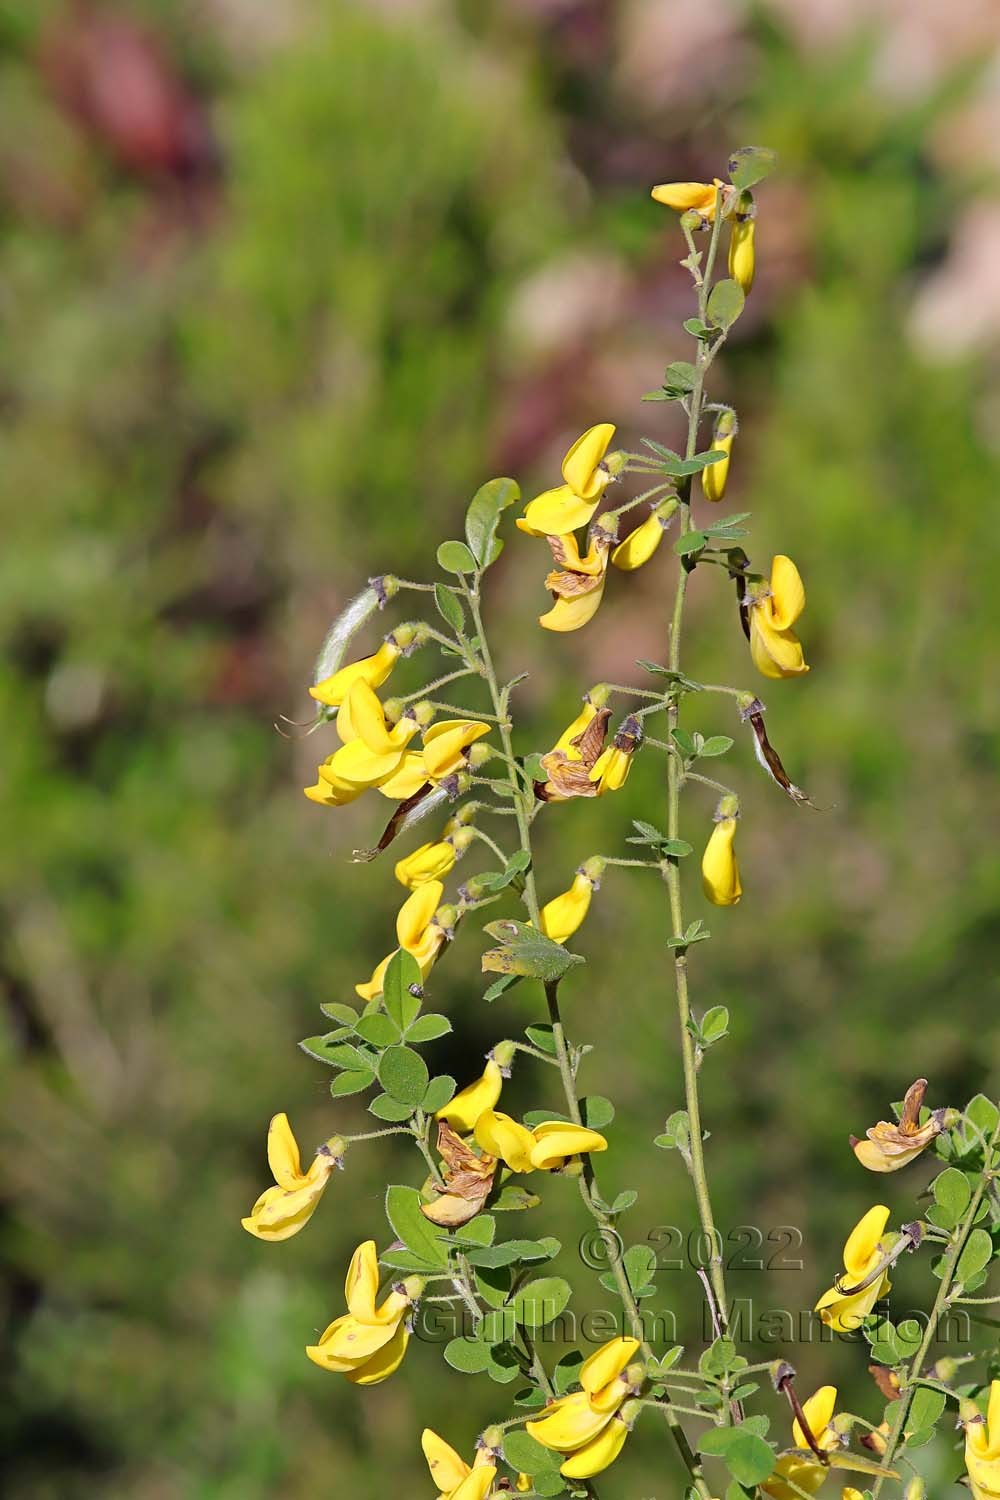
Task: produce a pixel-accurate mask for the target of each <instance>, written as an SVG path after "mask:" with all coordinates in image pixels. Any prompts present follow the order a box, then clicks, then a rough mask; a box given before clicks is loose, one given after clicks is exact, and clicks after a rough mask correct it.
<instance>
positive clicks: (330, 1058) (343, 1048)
mask: <svg viewBox="0 0 1000 1500" xmlns="http://www.w3.org/2000/svg"><path fill="white" fill-rule="evenodd" d="M334 1035H339V1033H330V1032H328V1033H327V1035H326V1036H307V1037H305V1038H304V1039H303V1040H302V1041H301V1042H300V1043H299V1046H300V1047H301V1048H302V1050H303V1052H308V1054H309V1056H310V1057H315V1058H318V1059H319V1061H320V1062H322V1063H326V1064H327V1065H328V1066H329V1067H331V1068H366V1067H367V1066H368V1058H367V1057H366V1056H365V1054H364V1053H363V1052H362V1051H361V1050H360V1049H359V1048H357V1047H353V1046H352V1045H351V1043H350V1042H339V1041H334V1040H333V1039H332V1038H333V1036H334Z"/></svg>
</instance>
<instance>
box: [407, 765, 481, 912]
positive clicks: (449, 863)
mask: <svg viewBox="0 0 1000 1500" xmlns="http://www.w3.org/2000/svg"><path fill="white" fill-rule="evenodd" d="M420 759H421V763H423V757H422V756H421V757H420ZM473 837H474V834H473V831H472V829H471V828H468V827H462V826H461V825H459V824H457V823H455V822H454V820H452V822H451V823H449V824H448V826H447V827H446V829H445V834H444V838H442V839H439V840H437V842H434V843H429V844H421V845H420V847H419V848H418V849H414V851H413V853H412V854H407V855H406V856H405V858H404V859H401V860H399V861H398V863H397V865H396V869H395V876H396V879H397V880H398V881H399V883H400V885H405V886H406V887H407V889H408V890H411V891H415V890H416V889H417V886H418V885H426V884H427V882H428V880H441V879H443V877H444V876H445V875H448V874H450V872H451V871H452V870H453V869H454V867H455V861H456V860H457V859H459V858H460V857H461V856H462V855H463V854H464V853H465V851H466V849H468V847H469V845H470V844H471V843H472V840H473Z"/></svg>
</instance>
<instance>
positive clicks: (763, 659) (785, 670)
mask: <svg viewBox="0 0 1000 1500" xmlns="http://www.w3.org/2000/svg"><path fill="white" fill-rule="evenodd" d="M747 602H748V605H749V611H750V654H751V656H752V657H753V661H754V666H755V667H756V668H757V670H758V672H762V673H763V675H764V676H765V677H775V678H777V677H798V676H801V674H802V673H803V672H808V670H809V668H808V666H807V665H806V662H805V658H804V656H803V654H802V642H801V641H800V640H799V638H798V636H797V635H796V634H795V632H794V630H793V629H792V626H793V625H794V624H795V621H796V620H797V619H798V618H799V615H800V614H801V613H802V611H803V610H804V609H805V605H806V591H805V588H804V587H803V584H802V579H801V577H800V576H799V570H798V568H797V567H796V566H795V564H794V563H793V562H792V560H791V558H790V557H785V556H783V555H781V554H779V555H778V556H777V557H776V558H775V559H774V561H773V562H772V564H771V581H770V585H769V586H768V585H764V586H763V587H758V589H757V590H756V592H754V593H753V594H752V595H751V597H750V598H749V599H748V601H747Z"/></svg>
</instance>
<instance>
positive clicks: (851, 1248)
mask: <svg viewBox="0 0 1000 1500" xmlns="http://www.w3.org/2000/svg"><path fill="white" fill-rule="evenodd" d="M888 1222H889V1210H888V1209H887V1208H886V1207H885V1206H884V1204H881V1203H878V1204H876V1205H875V1207H874V1208H870V1209H869V1210H868V1212H867V1213H866V1214H865V1216H864V1218H863V1219H861V1220H860V1221H859V1222H858V1223H857V1224H856V1225H855V1227H854V1229H853V1230H852V1231H851V1234H850V1236H849V1238H848V1240H847V1244H846V1245H845V1246H844V1276H843V1278H842V1284H843V1285H844V1286H845V1287H846V1288H847V1289H848V1291H849V1290H850V1288H851V1287H854V1286H860V1285H861V1283H863V1282H866V1281H867V1280H868V1278H869V1277H870V1276H872V1274H873V1273H874V1271H875V1269H876V1267H877V1266H878V1264H879V1262H880V1261H881V1260H882V1259H883V1248H882V1244H881V1241H882V1236H883V1235H884V1233H885V1226H886V1224H887V1223H888ZM888 1290H889V1275H888V1272H885V1271H884V1272H883V1273H882V1274H881V1275H880V1276H875V1277H874V1280H873V1281H872V1283H871V1285H870V1286H864V1287H863V1288H862V1290H861V1291H858V1292H854V1293H851V1294H850V1295H848V1296H845V1295H844V1293H843V1292H842V1291H840V1290H839V1289H838V1288H837V1287H836V1286H832V1287H831V1288H830V1290H829V1291H827V1292H824V1293H823V1295H822V1297H821V1298H820V1299H819V1301H818V1302H817V1303H816V1311H817V1312H818V1313H819V1315H820V1317H821V1318H822V1319H823V1322H824V1323H828V1324H829V1326H830V1327H831V1328H833V1329H834V1330H835V1331H836V1332H837V1333H855V1332H857V1330H858V1328H859V1327H860V1325H861V1320H862V1319H863V1318H866V1317H867V1316H868V1314H869V1313H870V1312H871V1310H872V1308H873V1307H874V1306H875V1304H876V1302H877V1301H878V1300H879V1298H880V1297H883V1296H884V1295H885V1293H886V1292H887V1291H888Z"/></svg>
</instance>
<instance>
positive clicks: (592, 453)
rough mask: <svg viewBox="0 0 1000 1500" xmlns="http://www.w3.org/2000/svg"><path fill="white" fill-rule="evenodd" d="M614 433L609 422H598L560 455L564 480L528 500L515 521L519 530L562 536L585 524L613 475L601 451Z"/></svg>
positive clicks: (603, 450)
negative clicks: (522, 511) (562, 455)
mask: <svg viewBox="0 0 1000 1500" xmlns="http://www.w3.org/2000/svg"><path fill="white" fill-rule="evenodd" d="M614 435H615V429H614V425H613V423H611V422H599V423H598V424H597V426H596V427H588V428H587V431H586V432H585V433H583V435H582V436H581V437H578V438H577V440H576V442H575V443H574V444H573V446H572V447H571V448H570V450H569V452H568V453H567V454H566V457H565V458H564V459H563V464H562V474H563V479H564V481H565V483H563V484H561V485H558V486H557V487H556V489H554V490H546V491H545V492H544V493H543V494H541V495H536V496H535V498H534V500H531V501H529V502H528V505H527V507H526V508H525V512H524V515H523V516H522V517H521V518H520V519H519V520H518V522H517V525H518V526H519V528H520V529H521V530H522V531H526V532H527V533H528V535H529V536H565V535H566V534H567V533H568V532H570V531H576V529H577V527H579V526H586V525H587V524H588V522H589V521H590V519H591V517H592V516H593V514H594V511H595V510H596V509H597V507H598V504H599V503H600V499H601V496H602V495H603V494H604V490H605V487H606V486H607V484H608V482H609V481H610V480H611V478H612V477H613V476H612V472H611V469H610V468H609V467H608V466H607V465H606V464H605V463H604V455H605V454H606V453H607V451H608V446H609V444H610V442H611V439H612V438H613V437H614Z"/></svg>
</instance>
